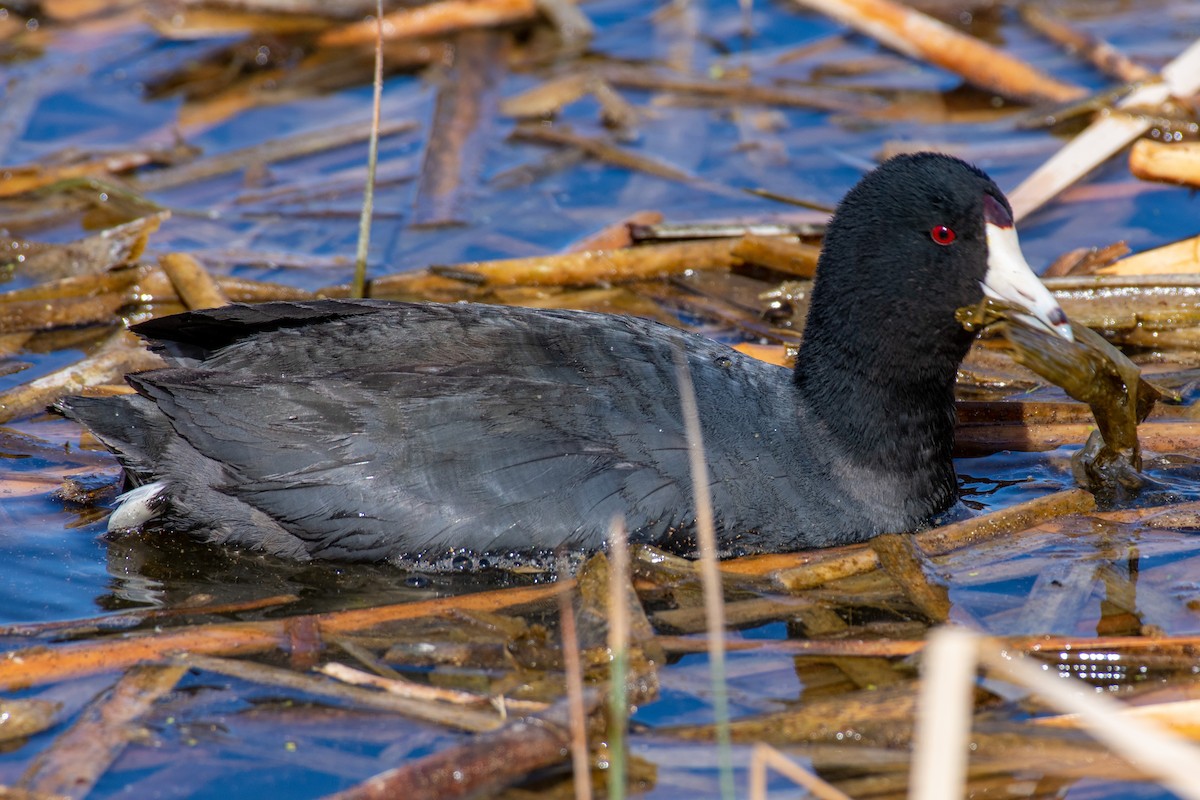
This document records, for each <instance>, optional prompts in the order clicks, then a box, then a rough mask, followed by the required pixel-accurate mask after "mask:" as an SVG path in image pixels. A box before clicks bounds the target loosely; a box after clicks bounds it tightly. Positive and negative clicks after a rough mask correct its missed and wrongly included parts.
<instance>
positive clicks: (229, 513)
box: [61, 154, 1071, 569]
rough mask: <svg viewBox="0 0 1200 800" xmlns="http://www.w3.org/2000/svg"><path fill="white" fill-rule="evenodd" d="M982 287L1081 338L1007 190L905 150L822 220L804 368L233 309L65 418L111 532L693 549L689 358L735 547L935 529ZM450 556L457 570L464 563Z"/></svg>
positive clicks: (356, 310)
mask: <svg viewBox="0 0 1200 800" xmlns="http://www.w3.org/2000/svg"><path fill="white" fill-rule="evenodd" d="M984 294H988V295H992V296H994V297H997V298H1000V299H1005V300H1008V301H1011V302H1014V303H1017V304H1020V305H1022V306H1024V307H1025V308H1027V309H1028V310H1029V311H1030V312H1031V315H1032V318H1035V319H1036V320H1037V321H1038V323H1039V324H1041V325H1042V326H1044V327H1047V328H1050V329H1052V330H1055V331H1057V332H1058V333H1060V334H1061V335H1062V336H1065V337H1068V338H1069V337H1070V335H1071V333H1070V327H1069V325H1068V323H1067V320H1066V317H1065V316H1064V315H1063V312H1062V310H1061V309H1060V308H1059V306H1058V304H1057V303H1056V302H1055V301H1054V299H1053V297H1052V296H1051V295H1050V294H1049V292H1047V290H1046V289H1045V288H1044V287H1043V285H1042V284H1041V282H1040V281H1039V280H1038V279H1037V277H1036V276H1035V275H1034V274H1033V272H1032V271H1031V270H1030V269H1029V267H1028V265H1027V264H1026V263H1025V260H1024V257H1023V256H1022V255H1021V251H1020V247H1019V245H1018V243H1017V237H1016V232H1015V231H1014V229H1013V222H1012V214H1011V211H1010V208H1009V205H1008V202H1007V200H1006V199H1005V198H1004V195H1003V194H1002V193H1001V192H1000V190H999V189H998V188H997V187H996V185H995V183H993V182H992V181H991V180H990V179H989V178H988V177H987V176H986V175H985V174H984V173H983V172H981V171H979V170H978V169H976V168H974V167H972V166H970V165H968V164H966V163H964V162H962V161H958V160H956V159H952V158H947V157H944V156H940V155H932V154H920V155H913V156H901V157H897V158H894V159H892V160H890V161H888V162H886V163H885V164H883V165H882V166H880V167H879V168H878V169H876V170H874V171H873V172H871V173H870V174H869V175H867V176H866V177H864V178H863V179H862V181H861V182H860V183H859V184H858V185H857V186H855V187H854V188H853V189H852V190H851V191H850V192H849V193H848V194H847V195H846V197H845V199H844V200H843V201H842V203H841V205H840V206H839V207H838V210H837V213H836V215H835V216H834V219H833V221H832V222H831V224H830V227H829V231H828V235H827V237H826V240H825V248H824V252H823V253H822V255H821V260H820V264H819V267H818V272H817V281H816V285H815V287H814V289H813V293H812V303H811V310H810V312H809V317H808V323H807V327H806V329H805V332H804V343H803V346H802V347H801V350H800V354H799V357H798V360H797V366H796V369H795V371H794V374H793V373H789V371H787V370H785V369H782V368H780V367H775V366H771V365H768V364H764V363H761V362H759V361H756V360H754V359H751V358H748V357H745V356H742V355H740V354H739V353H737V352H735V351H733V350H731V349H729V348H727V347H725V346H723V345H721V344H718V343H715V342H712V341H709V340H707V339H705V338H703V337H701V336H697V335H693V334H690V333H683V332H680V331H678V330H674V329H672V328H670V327H666V326H664V325H661V324H658V323H655V322H648V321H646V320H642V319H633V318H629V317H620V316H611V315H604V314H594V313H585V312H577V311H544V310H533V309H526V308H502V307H495V306H485V305H470V304H460V305H433V304H411V303H386V302H376V301H314V302H295V303H269V304H265V305H256V306H229V307H226V308H219V309H214V310H209V311H196V312H189V313H185V314H180V315H176V316H172V317H166V318H162V319H155V320H151V321H149V322H144V323H142V324H140V325H138V326H136V327H135V328H134V330H135V331H136V332H137V333H139V334H141V335H142V336H144V337H146V338H147V339H149V340H150V341H151V343H152V344H153V346H154V347H156V348H157V349H158V350H159V351H160V352H161V353H163V354H164V355H165V356H167V358H168V359H169V361H170V363H171V364H172V366H171V367H169V368H167V369H160V370H154V371H151V372H146V373H142V374H139V375H132V376H130V377H129V382H130V383H131V384H133V386H134V388H135V389H137V394H136V395H129V396H125V397H108V398H94V399H92V398H72V399H70V400H68V401H65V402H64V403H62V404H61V408H62V410H63V411H64V412H65V413H67V414H68V415H69V416H71V417H74V418H75V419H77V420H79V421H81V422H83V423H84V424H85V425H87V426H88V427H89V428H91V429H92V430H93V431H94V432H95V433H96V435H97V436H99V438H100V439H101V440H102V441H103V442H104V443H105V444H106V445H108V446H109V447H110V448H112V449H113V450H114V451H116V453H117V455H118V456H119V457H120V459H121V462H122V463H123V464H124V466H125V468H126V470H127V473H128V475H129V478H130V480H131V482H132V483H134V484H143V485H142V486H141V488H140V489H139V490H136V491H134V492H132V493H130V494H129V495H127V496H126V500H125V501H124V503H123V505H122V506H121V507H120V508H119V509H118V511H117V512H116V513H114V514H113V517H112V521H111V523H110V527H118V528H119V527H129V526H134V525H138V524H141V523H143V522H145V521H146V520H147V519H149V518H150V516H151V515H152V514H158V515H159V516H161V518H162V523H163V525H164V526H166V527H168V528H170V529H174V530H182V531H187V532H190V533H193V534H195V535H198V536H201V537H203V538H205V539H207V540H209V541H214V542H227V543H229V544H232V545H238V546H242V547H249V548H256V549H261V550H265V551H268V552H271V553H276V554H279V555H284V556H291V557H293V558H301V559H306V558H322V559H347V560H384V559H390V560H393V561H396V562H400V563H409V564H417V565H420V566H423V567H425V568H434V569H436V568H443V567H449V566H451V565H457V564H461V563H463V562H462V560H461V559H462V557H463V554H468V555H474V556H495V555H496V554H509V555H512V554H518V555H519V556H521V557H536V556H537V555H538V554H545V553H547V552H549V551H551V550H554V549H555V548H568V549H572V550H588V549H595V548H597V547H600V546H602V545H603V542H604V536H605V531H606V529H607V526H608V524H609V522H610V520H611V519H612V517H613V516H614V515H615V514H623V515H624V516H625V518H626V520H627V521H628V526H629V529H630V531H631V536H632V538H633V539H635V540H638V541H643V542H650V543H655V544H659V545H663V546H666V547H668V548H671V549H675V550H682V551H688V550H690V549H691V548H692V547H693V546H694V531H693V520H694V510H693V502H692V482H691V478H690V476H689V470H688V457H687V446H686V439H685V435H684V426H683V423H682V422H681V415H680V401H679V391H678V388H677V386H676V368H675V354H676V352H677V351H679V350H682V351H683V352H685V353H686V354H687V360H688V364H689V367H690V371H691V377H692V380H693V381H694V383H695V387H696V394H697V398H698V404H699V414H700V420H701V425H702V429H703V433H704V442H705V447H706V456H707V460H708V465H709V469H710V474H711V482H712V493H713V508H714V512H715V514H716V517H717V525H718V531H719V537H720V542H721V546H722V548H723V551H724V553H725V554H727V555H728V554H737V553H747V552H761V551H783V550H792V549H799V548H807V547H818V546H826V545H835V544H844V543H848V542H857V541H862V540H865V539H868V538H870V537H872V536H875V535H877V534H880V533H884V532H890V531H909V530H913V529H916V528H919V527H921V526H922V525H923V524H927V523H928V521H929V519H930V517H931V516H932V515H935V514H937V513H939V512H942V511H943V510H945V509H946V508H947V507H949V506H950V505H951V504H952V503H953V502H954V501H955V497H956V484H955V477H954V470H953V465H952V463H951V449H952V446H953V434H954V402H953V387H954V378H955V371H956V368H957V366H958V364H959V362H960V361H961V360H962V358H963V356H964V355H965V354H966V352H967V349H968V347H969V346H970V342H971V336H970V334H968V333H967V332H966V331H964V330H963V328H962V327H961V326H960V325H959V324H958V323H957V322H956V321H955V317H954V312H955V310H956V309H958V308H959V307H962V306H968V305H971V304H974V303H977V302H979V301H980V300H981V299H982V297H983V295H984ZM456 556H457V559H456V558H455V557H456Z"/></svg>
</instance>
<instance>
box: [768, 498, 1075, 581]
mask: <svg viewBox="0 0 1200 800" xmlns="http://www.w3.org/2000/svg"><path fill="white" fill-rule="evenodd" d="M1095 507H1096V500H1095V498H1093V497H1092V495H1091V494H1090V493H1088V492H1086V491H1084V490H1083V489H1067V490H1065V491H1062V492H1055V493H1054V494H1049V495H1046V496H1044V497H1038V498H1036V499H1034V500H1027V501H1026V502H1024V503H1017V504H1016V505H1014V506H1010V507H1008V508H1004V509H1000V510H999V511H993V512H991V513H990V514H984V515H983V516H981V517H976V518H974V519H968V520H963V521H962V522H954V523H951V524H950V525H943V526H941V527H940V528H934V529H933V530H930V531H924V532H922V533H918V534H915V536H916V539H917V543H918V544H919V545H920V546H921V549H922V550H924V551H925V552H926V553H927V554H929V555H941V554H944V553H948V552H950V551H952V550H955V549H958V548H960V547H966V546H968V545H971V544H976V543H978V542H981V541H985V540H987V539H991V538H994V537H996V536H1001V535H1004V534H1008V533H1016V532H1018V531H1023V530H1027V529H1029V528H1032V527H1033V526H1035V525H1037V524H1039V523H1041V522H1045V521H1046V520H1049V519H1053V518H1055V517H1060V516H1065V515H1067V514H1079V513H1085V512H1087V511H1091V510H1092V509H1094V508H1095ZM877 566H879V558H878V556H876V555H875V552H874V551H873V550H871V549H870V548H868V547H866V546H865V545H860V546H858V547H856V548H847V550H846V551H845V552H843V553H841V554H839V555H836V556H833V557H831V558H827V559H819V557H818V558H817V559H814V560H813V561H812V562H810V563H807V564H804V565H801V566H798V567H792V568H790V569H783V570H780V571H779V572H777V573H776V574H775V580H776V582H778V583H779V584H781V585H782V586H784V587H785V588H787V589H788V590H790V591H797V590H800V589H811V588H814V587H816V586H820V585H822V584H825V583H828V582H829V581H832V580H836V579H838V578H846V577H849V576H851V575H861V574H862V573H864V572H870V571H871V570H873V569H875V568H876V567H877Z"/></svg>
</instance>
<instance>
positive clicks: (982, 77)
mask: <svg viewBox="0 0 1200 800" xmlns="http://www.w3.org/2000/svg"><path fill="white" fill-rule="evenodd" d="M795 2H796V3H797V4H798V5H801V6H804V7H806V8H811V9H814V10H816V11H820V12H821V13H823V14H826V15H828V16H830V17H833V18H834V19H836V20H838V21H839V22H842V23H844V24H846V25H849V26H850V27H852V28H854V29H855V30H857V31H859V32H860V33H864V34H866V35H867V36H871V37H874V38H875V39H876V40H878V41H879V42H881V43H882V44H884V45H885V46H887V47H890V48H892V49H893V50H896V51H898V52H900V53H903V54H904V55H906V56H909V57H910V58H915V59H918V60H921V61H928V62H929V63H931V64H935V65H937V66H939V67H942V68H943V69H946V70H949V71H950V72H954V73H956V74H958V75H961V76H962V77H963V78H964V79H966V80H967V81H969V82H970V83H972V84H974V85H976V86H978V87H979V88H981V89H984V90H985V91H989V92H995V93H996V94H999V95H1002V96H1004V97H1009V98H1012V99H1014V100H1019V101H1023V102H1037V101H1047V100H1048V101H1051V102H1063V101H1066V100H1074V99H1076V98H1078V97H1082V96H1083V94H1084V90H1083V89H1082V88H1080V87H1078V86H1073V85H1071V84H1068V83H1063V82H1061V81H1057V80H1055V79H1053V78H1051V77H1050V76H1048V75H1046V74H1044V73H1042V72H1040V71H1039V70H1036V69H1034V68H1033V67H1031V66H1029V64H1027V63H1025V62H1024V61H1021V60H1020V59H1018V58H1015V57H1013V56H1010V55H1008V54H1007V53H1004V52H1002V51H1000V50H997V49H996V48H994V47H991V46H990V45H987V44H984V43H983V42H981V41H979V40H978V39H975V38H973V37H970V36H967V35H966V34H962V33H959V32H958V31H956V30H954V29H953V28H951V27H950V26H948V25H946V24H945V23H942V22H939V21H938V20H936V19H934V18H932V17H929V16H926V15H925V14H922V13H920V12H919V11H914V10H913V9H911V8H907V7H905V6H902V5H899V4H897V3H894V2H891V0H795Z"/></svg>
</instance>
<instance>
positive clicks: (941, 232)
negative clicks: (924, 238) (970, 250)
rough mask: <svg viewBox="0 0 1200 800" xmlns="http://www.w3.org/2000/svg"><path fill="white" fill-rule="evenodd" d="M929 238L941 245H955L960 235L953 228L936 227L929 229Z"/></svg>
mask: <svg viewBox="0 0 1200 800" xmlns="http://www.w3.org/2000/svg"><path fill="white" fill-rule="evenodd" d="M929 237H930V238H931V239H933V240H934V241H935V242H937V243H938V244H941V245H947V244H953V243H954V240H955V239H957V238H958V234H957V233H955V232H954V229H953V228H947V227H946V226H945V225H934V226H933V227H932V228H930V229H929Z"/></svg>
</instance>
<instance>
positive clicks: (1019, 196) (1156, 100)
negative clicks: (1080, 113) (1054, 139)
mask: <svg viewBox="0 0 1200 800" xmlns="http://www.w3.org/2000/svg"><path fill="white" fill-rule="evenodd" d="M1162 78H1163V80H1162V82H1161V83H1151V84H1146V85H1145V86H1142V87H1140V88H1138V89H1136V90H1134V91H1133V92H1131V93H1130V94H1129V95H1128V96H1127V97H1126V98H1125V99H1124V100H1123V101H1121V102H1120V103H1119V104H1118V107H1119V108H1121V107H1131V106H1158V105H1160V104H1161V103H1163V102H1164V101H1166V100H1167V99H1168V98H1169V97H1171V96H1172V95H1174V96H1176V97H1189V96H1191V95H1192V94H1194V93H1196V92H1197V91H1200V40H1197V41H1196V42H1194V43H1192V45H1191V46H1190V47H1188V48H1187V49H1186V50H1184V51H1183V53H1182V54H1180V55H1179V57H1177V58H1176V59H1175V60H1174V61H1172V62H1171V63H1170V64H1168V65H1167V66H1166V67H1164V68H1163V71H1162ZM1149 128H1150V119H1149V118H1147V117H1143V116H1138V117H1134V116H1127V115H1124V114H1109V115H1107V116H1104V117H1101V118H1100V119H1098V120H1096V121H1095V122H1093V123H1092V124H1091V125H1090V126H1089V127H1088V128H1087V130H1085V131H1084V132H1083V133H1081V134H1079V135H1078V136H1076V137H1075V138H1074V139H1072V140H1071V142H1070V143H1069V144H1067V145H1066V146H1065V147H1063V148H1062V149H1061V150H1059V151H1058V152H1057V153H1055V154H1054V156H1053V157H1051V158H1050V159H1049V160H1048V161H1046V162H1045V163H1044V164H1042V166H1040V167H1038V168H1037V169H1036V170H1034V172H1033V174H1032V175H1030V176H1029V177H1028V178H1026V179H1025V180H1024V181H1022V182H1021V185H1020V186H1018V187H1017V188H1016V189H1014V190H1012V191H1011V192H1009V193H1008V201H1009V203H1010V204H1011V205H1012V209H1013V217H1014V218H1015V219H1017V220H1018V221H1020V220H1021V218H1023V217H1025V216H1027V215H1029V214H1031V213H1032V212H1033V211H1035V210H1037V209H1039V208H1041V207H1042V206H1043V205H1044V204H1046V203H1047V202H1049V200H1050V199H1051V198H1053V197H1056V196H1057V195H1058V194H1059V192H1061V191H1062V190H1063V189H1065V188H1067V187H1068V186H1070V185H1071V184H1073V183H1074V182H1075V181H1077V180H1079V179H1080V178H1082V177H1083V176H1084V175H1086V174H1087V173H1089V172H1091V171H1092V170H1093V169H1094V168H1096V167H1097V166H1098V165H1100V164H1102V163H1104V162H1105V161H1107V160H1108V159H1109V158H1110V157H1111V156H1112V155H1113V154H1115V153H1116V152H1117V151H1118V150H1120V149H1121V148H1123V147H1125V146H1126V145H1127V144H1129V143H1130V142H1132V141H1133V140H1134V139H1136V138H1137V137H1139V136H1141V135H1142V134H1143V133H1145V132H1146V131H1147V130H1148V129H1149Z"/></svg>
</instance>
